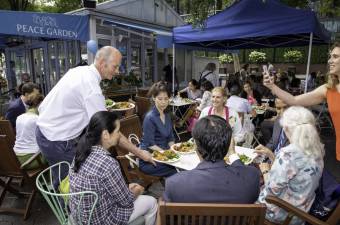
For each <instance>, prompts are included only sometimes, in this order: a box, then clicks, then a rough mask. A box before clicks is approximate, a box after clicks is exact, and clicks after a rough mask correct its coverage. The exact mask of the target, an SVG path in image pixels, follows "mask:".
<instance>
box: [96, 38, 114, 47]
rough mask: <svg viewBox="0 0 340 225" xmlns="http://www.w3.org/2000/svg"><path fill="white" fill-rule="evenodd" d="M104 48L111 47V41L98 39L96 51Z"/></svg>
mask: <svg viewBox="0 0 340 225" xmlns="http://www.w3.org/2000/svg"><path fill="white" fill-rule="evenodd" d="M104 46H111V40H108V39H101V38H98V49H100V48H102V47H104Z"/></svg>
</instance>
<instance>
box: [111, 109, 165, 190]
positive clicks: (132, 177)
mask: <svg viewBox="0 0 340 225" xmlns="http://www.w3.org/2000/svg"><path fill="white" fill-rule="evenodd" d="M120 132H121V133H122V134H123V135H124V136H126V137H129V140H130V142H131V143H133V144H136V145H138V144H139V139H140V138H141V137H142V127H141V124H140V121H139V117H138V116H137V115H134V116H131V117H127V118H123V119H122V120H121V121H120ZM132 134H133V135H132ZM131 137H133V139H134V140H136V141H135V142H133V141H132V140H131V139H132V138H131ZM115 149H116V153H117V157H116V158H117V160H118V161H119V162H120V165H121V167H122V170H123V172H124V175H125V177H126V179H127V181H128V182H129V183H132V182H136V180H137V181H138V182H140V184H141V185H142V186H143V187H145V188H146V189H147V188H148V187H150V186H151V184H152V183H154V182H157V181H159V180H160V177H155V176H150V175H147V174H145V173H143V172H141V171H140V170H139V168H138V163H137V159H136V156H134V155H132V154H129V153H128V152H126V150H125V149H121V148H120V147H117V146H116V147H115Z"/></svg>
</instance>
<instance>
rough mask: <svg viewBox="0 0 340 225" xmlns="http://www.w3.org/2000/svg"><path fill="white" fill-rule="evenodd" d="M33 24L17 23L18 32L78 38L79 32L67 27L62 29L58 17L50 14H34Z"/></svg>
mask: <svg viewBox="0 0 340 225" xmlns="http://www.w3.org/2000/svg"><path fill="white" fill-rule="evenodd" d="M32 17H33V24H34V25H29V24H17V26H16V27H17V31H18V33H27V34H38V35H39V34H40V35H48V36H51V37H54V38H55V37H60V38H67V39H77V37H78V32H77V31H72V30H66V29H60V28H59V27H58V24H57V20H56V18H53V17H50V16H38V15H33V16H32Z"/></svg>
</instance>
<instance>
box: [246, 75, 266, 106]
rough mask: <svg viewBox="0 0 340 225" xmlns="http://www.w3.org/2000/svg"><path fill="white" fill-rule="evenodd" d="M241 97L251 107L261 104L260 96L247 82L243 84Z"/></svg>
mask: <svg viewBox="0 0 340 225" xmlns="http://www.w3.org/2000/svg"><path fill="white" fill-rule="evenodd" d="M241 97H242V98H245V99H247V100H248V102H249V103H250V104H251V105H259V104H261V99H262V96H261V94H260V93H259V92H258V91H256V90H254V89H253V88H252V84H251V83H250V82H249V81H246V82H244V84H243V92H242V93H241Z"/></svg>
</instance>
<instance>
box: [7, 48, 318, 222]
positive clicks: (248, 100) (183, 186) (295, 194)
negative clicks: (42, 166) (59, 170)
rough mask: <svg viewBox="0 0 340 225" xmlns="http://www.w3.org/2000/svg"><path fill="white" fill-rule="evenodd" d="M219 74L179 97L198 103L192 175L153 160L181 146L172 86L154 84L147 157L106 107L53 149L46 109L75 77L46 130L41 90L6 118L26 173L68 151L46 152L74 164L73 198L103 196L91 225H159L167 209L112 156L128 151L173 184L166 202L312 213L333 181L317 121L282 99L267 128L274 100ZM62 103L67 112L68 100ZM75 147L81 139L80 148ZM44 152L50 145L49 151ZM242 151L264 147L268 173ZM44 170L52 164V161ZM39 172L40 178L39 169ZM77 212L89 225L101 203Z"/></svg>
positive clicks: (102, 64)
mask: <svg viewBox="0 0 340 225" xmlns="http://www.w3.org/2000/svg"><path fill="white" fill-rule="evenodd" d="M101 54H104V55H101ZM105 54H106V55H105ZM110 54H112V57H113V55H115V54H118V53H117V52H116V51H115V50H112V49H104V50H100V51H99V53H97V55H96V61H95V66H98V68H99V69H98V68H97V69H98V71H96V72H95V74H96V75H98V77H99V75H100V76H102V75H101V72H102V71H104V72H105V74H106V68H107V67H108V66H107V64H108V62H107V61H105V60H104V59H103V57H104V58H108V57H111V55H110ZM118 56H119V54H118ZM118 56H115V57H118ZM96 63H98V65H97V64H96ZM87 68H90V70H92V71H94V70H95V68H94V65H91V66H84V67H82V68H81V69H82V71H83V72H84V73H85V74H86V73H87ZM110 68H111V67H110ZM112 68H116V67H112ZM74 70H76V69H74ZM215 70H216V65H215V67H214V65H213V64H209V65H207V67H206V69H205V71H204V72H203V73H202V74H201V79H200V81H199V82H198V81H196V80H194V79H193V80H191V81H190V82H189V85H188V87H186V88H185V89H183V90H181V91H179V95H180V94H181V93H187V96H188V97H189V98H190V99H192V100H195V101H196V104H193V105H192V106H190V107H191V108H189V110H187V111H188V112H190V114H189V116H188V115H185V117H186V118H185V120H186V119H189V117H195V118H196V120H195V124H194V126H193V130H192V132H191V134H192V138H193V140H194V142H195V144H196V149H195V150H196V153H197V155H198V157H199V160H200V163H199V164H198V165H197V167H196V168H194V169H192V170H189V171H182V170H179V169H176V168H175V167H174V166H170V165H168V164H164V163H158V162H154V161H153V160H152V158H151V153H152V152H154V151H164V150H168V149H170V147H171V146H172V145H174V144H175V141H176V138H175V135H174V125H175V122H174V121H173V117H175V116H176V115H172V114H171V110H170V109H169V108H170V107H169V104H170V97H171V94H170V92H169V88H168V86H169V85H167V84H166V83H164V82H162V81H160V82H157V83H155V84H153V86H152V87H151V88H150V90H149V97H150V100H152V102H153V105H152V107H151V109H150V111H149V112H148V113H147V114H146V115H145V117H144V120H143V126H142V129H143V134H142V137H141V142H140V145H139V146H138V148H137V147H136V146H134V145H132V144H131V143H129V142H128V140H127V138H126V137H125V136H124V135H123V134H121V132H120V120H119V117H118V116H117V115H116V114H115V113H113V112H109V111H105V106H104V103H103V105H101V104H102V103H101V102H100V107H99V108H101V109H102V110H97V111H96V110H92V109H89V108H87V110H88V112H86V113H84V115H82V118H88V119H89V122H88V124H87V125H86V126H85V129H84V131H83V132H82V131H81V129H80V127H78V128H79V129H77V131H76V132H75V133H77V135H74V134H70V135H69V137H67V138H65V140H61V139H60V140H59V139H56V140H49V139H48V138H47V137H46V136H45V135H44V134H43V133H44V132H42V131H43V129H42V127H44V126H47V127H48V128H49V129H51V130H53V126H54V124H52V125H51V124H49V125H48V124H47V122H46V121H48V118H47V115H49V113H48V110H52V108H53V107H52V106H51V105H50V104H47V103H46V101H47V100H46V99H47V98H48V97H49V98H52V99H54V98H57V96H59V94H60V92H59V94H58V91H60V90H64V89H62V88H61V87H62V85H63V84H64V83H63V82H64V81H65V83H66V81H67V79H69V80H68V81H70V80H72V79H73V78H72V77H71V75H72V70H70V71H71V72H70V74H69V72H68V73H66V74H65V75H64V77H63V78H62V80H61V81H60V83H58V85H59V86H58V87H57V89H54V92H53V90H52V91H51V93H52V95H51V96H47V97H46V98H45V100H44V102H43V103H42V105H43V106H44V107H43V108H42V109H41V110H42V113H41V114H43V115H44V116H45V118H43V119H44V120H42V122H40V124H39V122H38V126H37V121H38V114H39V113H38V110H37V109H38V106H39V105H40V103H41V102H42V101H43V99H44V98H43V96H42V95H40V94H39V88H38V87H37V86H36V85H34V84H33V83H26V84H24V85H23V86H22V95H21V96H20V98H18V99H17V100H15V102H13V103H12V104H11V105H10V107H9V109H8V112H7V113H6V119H8V120H10V121H11V123H12V125H13V127H14V129H15V130H16V142H15V146H14V151H15V153H16V154H17V157H18V159H19V161H20V162H21V163H24V162H25V161H26V160H27V159H28V158H30V156H31V155H32V154H35V153H36V152H39V151H40V150H42V147H41V146H44V145H45V147H46V146H48V147H49V148H50V150H49V151H50V152H52V148H57V149H58V154H59V155H57V153H55V154H54V155H49V154H47V153H49V151H46V150H44V151H42V153H43V156H45V157H46V156H47V157H46V159H47V161H48V163H49V164H50V165H52V164H53V162H56V161H59V162H60V161H63V160H65V158H62V157H63V156H64V157H65V155H67V159H66V160H67V161H69V162H70V163H72V164H71V169H70V171H63V177H62V178H64V177H65V176H67V174H68V176H69V182H70V192H71V193H75V192H83V191H94V192H96V193H97V195H98V203H97V205H96V208H95V210H94V212H93V214H92V217H91V224H98V225H99V224H131V223H134V222H135V221H136V220H138V219H141V218H142V219H143V220H144V222H145V224H147V225H153V224H155V223H156V214H157V200H156V199H155V198H154V197H151V196H149V195H144V194H143V193H144V188H143V187H142V186H141V185H139V184H137V183H130V184H127V183H126V181H125V179H124V176H123V174H122V172H121V168H120V165H119V162H118V161H117V160H116V159H115V157H113V154H112V152H111V149H112V147H114V146H120V147H123V148H124V149H126V150H127V151H129V152H131V153H133V154H135V155H136V156H137V157H138V158H139V161H138V162H139V169H140V171H142V172H143V173H145V174H148V175H152V176H157V177H162V178H164V179H165V185H164V192H163V193H162V197H163V199H164V201H166V202H186V203H240V204H246V203H247V204H252V203H254V204H256V203H263V204H265V205H266V207H267V211H266V219H267V220H269V221H272V222H275V223H281V222H283V221H284V220H285V217H286V216H287V212H285V211H284V210H282V209H280V208H279V207H277V206H274V205H271V204H268V203H267V202H266V197H267V196H276V197H278V198H280V199H283V200H285V201H287V202H288V203H290V204H292V205H293V206H295V207H297V208H299V209H301V210H303V211H305V212H308V211H309V210H310V208H311V207H312V204H313V202H314V199H315V195H316V194H315V191H316V189H317V188H318V186H319V180H320V178H321V176H322V174H323V171H324V161H323V157H324V146H323V144H322V143H321V141H320V138H319V134H318V132H317V129H316V121H315V117H314V115H313V113H312V112H311V111H309V110H308V109H306V108H304V107H301V106H292V107H288V105H287V104H285V102H283V101H282V100H281V99H280V98H275V109H273V108H271V107H270V106H269V104H265V105H263V107H264V108H265V110H266V111H267V110H268V111H269V110H270V109H272V111H274V113H272V114H273V115H275V116H274V117H271V118H266V117H265V116H264V115H262V113H260V111H257V109H258V108H259V107H260V106H261V105H262V99H263V98H264V97H268V95H269V94H268V93H265V91H263V90H257V88H254V87H255V85H254V84H253V82H251V81H248V79H247V78H249V77H247V75H246V74H245V73H244V71H243V72H242V80H243V82H242V84H240V83H237V82H234V83H232V84H227V85H226V87H220V86H219V84H218V81H216V76H215V74H214V71H215ZM99 71H100V72H99ZM97 72H98V73H97ZM104 72H103V73H104ZM101 78H106V77H101ZM63 79H64V80H63ZM82 79H84V80H83V82H84V83H87V82H88V83H89V84H90V83H91V82H92V81H93V80H86V79H87V78H86V76H83V77H82ZM98 79H99V78H98ZM98 79H97V80H98ZM111 79H112V77H111ZM277 79H278V82H282V77H280V75H277ZM250 80H251V79H250ZM284 82H285V81H284ZM91 85H92V84H91ZM91 85H90V87H91V88H93V86H91ZM260 86H261V85H259V87H260ZM72 88H74V89H75V90H78V89H79V87H77V86H74V87H73V86H72V87H70V90H68V91H70V92H72ZM77 88H78V89H77ZM91 88H89V89H91ZM242 88H243V90H241V89H242ZM93 89H94V90H95V91H93V90H92V89H91V90H87V89H86V90H85V89H84V91H89V92H90V91H93V92H91V94H93V93H95V94H93V95H96V91H97V90H96V89H95V88H93ZM260 89H261V88H260ZM229 91H230V92H229ZM267 94H268V95H267ZM53 95H54V96H53ZM98 95H99V94H98ZM65 96H66V95H65ZM84 96H86V93H84ZM66 97H67V96H66ZM96 97H98V96H96ZM101 97H102V96H101V95H100V97H99V98H98V99H99V100H104V99H102V98H101ZM273 97H274V96H270V98H273ZM98 99H95V98H94V99H92V100H88V102H90V103H93V105H96V104H98V105H99V103H94V102H95V101H94V100H98ZM59 100H60V104H62V102H63V100H61V97H59ZM64 101H65V99H64ZM103 102H104V101H103ZM70 104H71V103H70ZM39 111H40V108H39ZM58 113H62V112H61V111H60V112H59V111H56V112H55V113H54V116H55V118H59V119H60V116H59V114H58ZM69 113H70V114H69V115H68V117H76V116H77V117H79V116H78V115H74V113H73V112H71V111H70V112H69ZM85 114H86V115H85ZM272 114H271V115H272ZM187 117H188V118H187ZM40 119H41V118H40ZM78 119H79V118H78ZM79 120H80V119H79ZM83 120H84V119H83ZM61 122H62V121H61ZM81 122H82V123H83V122H84V121H81ZM255 127H257V128H258V129H262V133H263V134H266V135H264V136H265V137H264V138H263V140H264V142H262V144H263V145H262V144H260V143H257V146H256V147H255V145H254V143H253V138H255ZM71 131H72V130H70V132H71ZM60 132H62V131H61V130H60ZM36 133H37V135H39V137H38V138H37V137H36ZM80 133H81V135H80V136H78V135H79V134H80ZM75 137H79V139H77V140H76V139H75ZM37 139H38V141H37ZM39 140H40V143H39ZM70 140H71V141H72V142H70ZM76 141H77V144H75V142H76ZM42 142H43V143H44V145H41V143H42ZM69 144H70V146H69ZM235 145H238V146H248V147H255V152H256V153H257V154H258V158H257V161H258V162H259V163H258V165H255V164H250V165H245V164H244V163H243V162H242V161H241V160H240V158H239V155H238V154H236V153H235ZM61 146H66V149H68V148H69V149H68V150H67V151H66V150H65V152H63V151H62V150H60V149H62V148H61ZM59 150H60V151H59ZM52 156H53V157H52ZM41 161H45V160H44V158H41ZM30 166H31V167H32V168H34V166H35V164H34V163H32V165H30ZM55 185H58V184H55ZM69 204H70V205H69V206H70V207H69V209H70V212H71V215H72V217H73V219H75V220H78V219H80V220H81V221H77V222H79V223H88V221H89V220H90V211H91V210H90V207H91V206H92V205H93V204H94V199H92V198H88V199H85V201H84V200H82V199H80V197H79V196H76V195H75V196H71V197H70V201H69ZM79 206H80V207H81V208H82V209H83V210H82V214H81V216H80V217H79V216H78V215H76V212H75V209H77V208H79ZM291 224H302V221H299V220H298V219H296V218H294V219H293V221H292V222H291Z"/></svg>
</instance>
